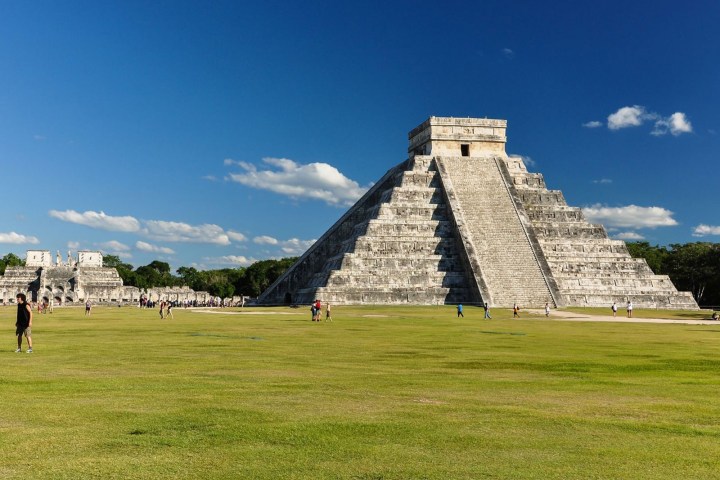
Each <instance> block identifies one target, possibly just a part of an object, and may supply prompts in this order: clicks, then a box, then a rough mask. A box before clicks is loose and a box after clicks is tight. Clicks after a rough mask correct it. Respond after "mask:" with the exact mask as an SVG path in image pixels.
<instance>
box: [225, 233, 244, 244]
mask: <svg viewBox="0 0 720 480" xmlns="http://www.w3.org/2000/svg"><path fill="white" fill-rule="evenodd" d="M227 236H228V238H229V239H230V240H232V241H233V242H244V241H245V240H247V237H246V236H245V235H243V234H242V233H240V232H233V231H232V230H228V231H227Z"/></svg>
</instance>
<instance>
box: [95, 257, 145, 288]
mask: <svg viewBox="0 0 720 480" xmlns="http://www.w3.org/2000/svg"><path fill="white" fill-rule="evenodd" d="M103 267H111V268H115V269H116V270H117V272H118V275H120V278H122V281H123V285H132V286H137V285H136V284H135V282H136V281H137V275H136V274H135V272H133V266H132V265H130V264H129V263H123V261H122V260H120V257H118V256H117V255H103Z"/></svg>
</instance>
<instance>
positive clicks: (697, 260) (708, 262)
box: [626, 242, 720, 306]
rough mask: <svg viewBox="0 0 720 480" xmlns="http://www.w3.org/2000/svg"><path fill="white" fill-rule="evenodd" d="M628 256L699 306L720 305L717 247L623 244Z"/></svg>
mask: <svg viewBox="0 0 720 480" xmlns="http://www.w3.org/2000/svg"><path fill="white" fill-rule="evenodd" d="M626 245H627V247H628V251H629V252H630V255H631V256H633V257H635V258H644V259H645V261H646V262H647V263H648V265H649V266H650V268H651V269H652V271H653V272H655V274H657V275H667V276H669V277H670V280H672V282H673V284H674V285H675V288H677V289H678V290H679V291H683V292H684V291H687V292H690V293H692V296H693V297H694V298H695V301H696V302H697V303H698V305H701V306H702V305H705V306H718V305H720V243H711V242H692V243H683V244H680V243H672V244H670V245H668V246H659V245H655V246H652V245H650V243H648V242H626Z"/></svg>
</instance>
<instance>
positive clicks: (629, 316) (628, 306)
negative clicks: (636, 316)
mask: <svg viewBox="0 0 720 480" xmlns="http://www.w3.org/2000/svg"><path fill="white" fill-rule="evenodd" d="M626 308H627V318H632V311H633V304H632V302H631V301H630V300H628V303H627V307H626Z"/></svg>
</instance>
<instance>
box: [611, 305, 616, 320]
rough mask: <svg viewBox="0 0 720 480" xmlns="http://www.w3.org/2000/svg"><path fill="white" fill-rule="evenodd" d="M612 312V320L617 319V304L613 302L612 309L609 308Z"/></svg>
mask: <svg viewBox="0 0 720 480" xmlns="http://www.w3.org/2000/svg"><path fill="white" fill-rule="evenodd" d="M610 308H611V309H612V312H613V318H615V317H617V303H615V302H613V304H612V307H610Z"/></svg>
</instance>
